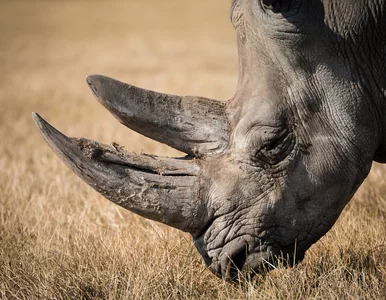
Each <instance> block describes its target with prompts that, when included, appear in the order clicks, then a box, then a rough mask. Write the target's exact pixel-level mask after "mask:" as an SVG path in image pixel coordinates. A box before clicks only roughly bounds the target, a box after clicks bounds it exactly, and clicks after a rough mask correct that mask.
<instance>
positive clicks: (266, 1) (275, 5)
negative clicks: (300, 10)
mask: <svg viewBox="0 0 386 300" xmlns="http://www.w3.org/2000/svg"><path fill="white" fill-rule="evenodd" d="M290 2H291V0H261V4H262V5H263V7H264V9H266V10H272V11H273V12H275V13H278V12H285V11H287V10H288V8H289V7H290Z"/></svg>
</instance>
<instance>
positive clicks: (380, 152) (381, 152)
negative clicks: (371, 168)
mask: <svg viewBox="0 0 386 300" xmlns="http://www.w3.org/2000/svg"><path fill="white" fill-rule="evenodd" d="M374 161H376V162H378V163H381V164H384V163H386V146H385V145H380V146H379V147H378V149H377V152H375V155H374Z"/></svg>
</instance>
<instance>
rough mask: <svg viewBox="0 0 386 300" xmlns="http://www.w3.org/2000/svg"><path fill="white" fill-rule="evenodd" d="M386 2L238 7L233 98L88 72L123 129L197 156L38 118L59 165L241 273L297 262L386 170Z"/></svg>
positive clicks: (247, 3)
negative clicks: (375, 173)
mask: <svg viewBox="0 0 386 300" xmlns="http://www.w3.org/2000/svg"><path fill="white" fill-rule="evenodd" d="M384 10H385V4H384V1H365V0H363V1H351V0H344V1H335V0H334V1H332V0H329V1H326V0H325V1H322V0H281V1H280V0H234V1H232V5H231V20H232V23H233V25H234V28H235V30H236V32H237V40H238V51H239V81H238V85H237V90H236V92H235V94H234V96H233V97H232V98H231V99H230V100H229V101H227V102H226V103H223V102H220V101H216V100H211V99H207V98H201V97H192V96H184V97H180V96H174V95H167V94H161V93H157V92H153V91H148V90H144V89H140V88H137V87H134V86H131V85H128V84H125V83H122V82H119V81H117V80H114V79H111V78H108V77H104V76H101V75H91V76H88V77H87V83H88V85H89V87H90V89H91V90H92V92H93V93H94V95H95V96H96V98H97V99H98V101H99V102H100V103H101V104H102V105H103V106H105V107H106V108H107V109H108V110H109V111H110V112H111V113H112V114H113V115H114V116H115V117H116V118H117V119H118V120H119V121H120V122H121V123H123V124H124V125H126V126H127V127H129V128H131V129H133V130H135V131H137V132H139V133H141V134H143V135H145V136H148V137H150V138H152V139H154V140H157V141H159V142H162V143H165V144H167V145H170V146H172V147H174V148H176V149H178V150H180V151H182V152H185V153H186V154H187V156H186V157H184V158H179V159H178V158H176V159H172V158H162V157H156V156H152V155H146V154H141V155H138V154H134V153H130V152H127V151H125V150H123V149H121V148H119V147H116V146H115V147H114V146H108V145H103V144H100V143H98V142H95V141H91V140H87V139H84V138H68V137H66V136H65V135H63V134H61V133H60V132H59V131H57V130H56V129H54V128H53V127H52V126H51V125H49V124H48V123H47V122H46V121H44V120H43V119H42V118H41V117H40V116H38V115H37V114H34V119H35V122H36V123H37V125H38V127H39V129H40V130H41V133H42V134H43V136H44V138H45V139H46V141H47V142H48V144H49V145H50V146H51V148H52V149H53V150H54V151H55V152H56V154H58V155H59V157H60V158H61V159H62V160H63V161H64V162H65V163H66V164H67V165H68V166H69V167H70V168H71V169H72V170H73V171H74V172H75V173H76V174H77V175H78V176H80V177H81V178H82V179H83V180H84V181H85V182H86V183H88V184H89V185H90V186H92V187H93V188H94V189H96V190H97V191H98V192H100V193H101V194H102V195H104V196H105V197H106V198H107V199H109V200H111V201H113V202H114V203H117V204H118V205H120V206H122V207H124V208H126V209H129V210H130V211H132V212H134V213H137V214H139V215H141V216H144V217H146V218H149V219H152V220H155V221H159V222H162V223H165V224H167V225H170V226H173V227H175V228H178V229H181V230H183V231H186V232H189V233H191V234H192V236H193V241H194V244H195V246H196V247H197V249H198V251H199V252H200V254H201V255H202V256H203V258H204V260H205V262H206V264H207V265H208V266H209V268H210V269H211V270H212V271H213V272H214V273H216V274H217V275H219V276H222V277H224V278H230V279H237V278H238V275H239V273H238V271H242V272H245V273H246V274H249V273H250V271H252V273H253V272H258V271H259V270H261V267H263V266H267V265H268V266H269V265H275V264H276V263H277V262H278V261H284V262H288V263H290V264H292V263H296V262H297V261H299V260H301V259H302V258H303V256H304V253H305V251H306V250H307V249H308V248H309V247H310V246H311V245H312V244H313V243H314V242H316V241H317V240H318V239H319V238H320V237H322V236H323V235H324V234H325V233H326V232H327V231H328V230H329V229H330V228H331V226H332V225H333V224H334V222H335V221H336V219H337V218H338V216H339V214H340V213H341V211H342V209H343V208H344V206H345V205H346V204H347V203H348V201H349V200H350V198H351V197H352V195H353V193H354V192H355V191H356V189H357V188H358V186H359V185H360V184H361V183H362V181H363V180H364V178H365V177H366V175H367V174H368V172H369V169H370V167H371V164H372V161H373V160H374V159H375V160H378V161H384V159H385V157H384V149H383V146H382V138H383V137H382V130H383V119H384V117H383V116H384V114H383V106H382V103H383V102H382V101H383V98H384V91H385V78H386V72H385V70H384V66H383V65H382V62H383V61H384V60H385V48H386V47H385V41H386V37H385V32H386V27H385V26H384V23H385V17H384Z"/></svg>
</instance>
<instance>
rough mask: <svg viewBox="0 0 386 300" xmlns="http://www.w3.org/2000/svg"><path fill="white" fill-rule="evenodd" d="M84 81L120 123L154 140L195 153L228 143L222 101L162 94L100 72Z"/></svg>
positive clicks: (216, 150)
mask: <svg viewBox="0 0 386 300" xmlns="http://www.w3.org/2000/svg"><path fill="white" fill-rule="evenodd" d="M86 81H87V83H88V85H89V87H90V89H91V91H92V92H93V93H94V95H95V96H96V98H97V99H98V101H99V102H100V103H101V104H102V105H103V106H104V107H106V108H107V109H108V110H109V111H110V112H111V113H112V114H113V115H114V116H115V117H116V118H117V119H118V120H119V121H120V122H121V123H122V124H124V125H126V126H127V127H129V128H131V129H133V130H135V131H137V132H139V133H141V134H143V135H145V136H147V137H149V138H151V139H153V140H156V141H159V142H161V143H164V144H167V145H169V146H171V147H173V148H175V149H177V150H180V151H182V152H185V153H187V154H190V155H194V156H203V155H210V154H216V153H219V152H221V151H222V150H224V148H225V147H226V145H227V143H228V123H227V119H226V116H225V103H224V102H220V101H216V100H211V99H207V98H202V97H193V96H184V97H181V96H174V95H168V94H161V93H157V92H153V91H149V90H145V89H141V88H138V87H135V86H132V85H128V84H126V83H123V82H120V81H118V80H115V79H112V78H109V77H105V76H101V75H90V76H88V77H87V79H86Z"/></svg>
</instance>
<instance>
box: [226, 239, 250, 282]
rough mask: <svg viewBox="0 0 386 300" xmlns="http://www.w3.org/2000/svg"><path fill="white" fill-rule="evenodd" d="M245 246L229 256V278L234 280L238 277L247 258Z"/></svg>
mask: <svg viewBox="0 0 386 300" xmlns="http://www.w3.org/2000/svg"><path fill="white" fill-rule="evenodd" d="M247 251H248V249H247V246H245V247H244V248H242V249H241V251H239V252H237V253H236V254H235V255H233V256H232V257H231V261H230V268H229V277H230V279H231V280H233V281H236V280H238V279H239V273H240V272H241V271H242V270H243V267H244V264H245V261H246V260H247V256H248V253H247Z"/></svg>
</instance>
